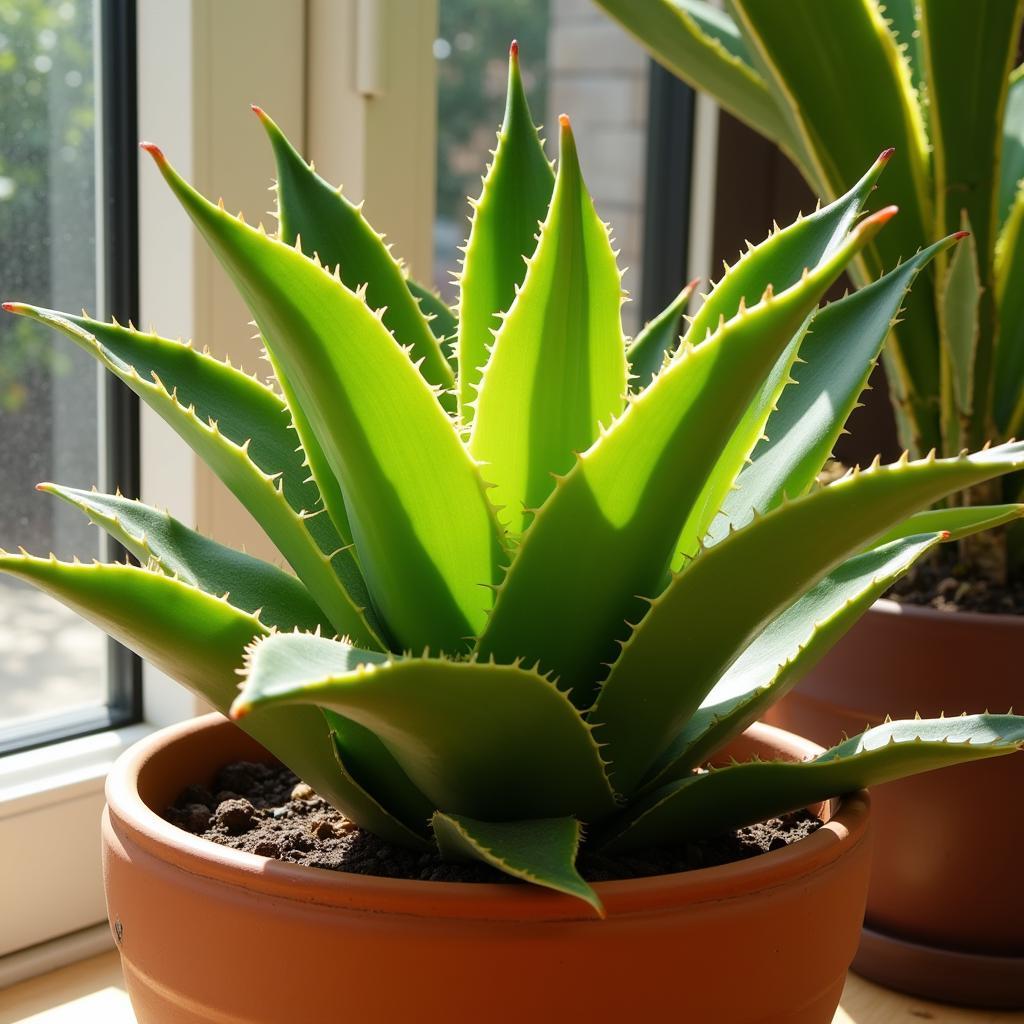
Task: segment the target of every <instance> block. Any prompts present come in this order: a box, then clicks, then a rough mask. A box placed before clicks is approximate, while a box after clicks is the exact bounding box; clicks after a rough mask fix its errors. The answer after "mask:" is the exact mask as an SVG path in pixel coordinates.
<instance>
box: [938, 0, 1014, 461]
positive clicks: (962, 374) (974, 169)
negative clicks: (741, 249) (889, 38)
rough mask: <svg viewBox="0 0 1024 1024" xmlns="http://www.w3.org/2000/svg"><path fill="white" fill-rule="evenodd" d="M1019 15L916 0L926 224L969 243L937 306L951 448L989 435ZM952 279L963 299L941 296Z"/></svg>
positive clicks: (1007, 8) (1010, 8) (991, 7)
mask: <svg viewBox="0 0 1024 1024" xmlns="http://www.w3.org/2000/svg"><path fill="white" fill-rule="evenodd" d="M1022 17H1024V5H1022V4H1020V3H1017V2H1010V3H991V4H982V5H980V6H977V7H970V6H967V7H965V6H964V5H963V4H956V3H948V2H947V0H921V6H920V24H921V43H922V51H923V53H924V57H925V66H926V68H927V72H928V104H929V110H930V123H929V134H930V136H931V142H932V151H933V152H932V171H933V176H934V179H935V195H936V196H937V197H938V206H937V209H936V221H937V223H938V226H939V229H940V230H952V229H955V228H957V227H959V226H961V224H964V225H969V226H970V228H971V231H972V233H973V234H972V244H974V245H975V248H974V250H973V255H974V258H975V264H976V275H977V283H976V285H975V284H974V282H972V281H971V280H970V274H971V271H970V270H969V269H968V268H964V270H963V272H962V273H961V274H960V275H959V279H957V278H954V277H953V276H952V270H951V271H950V276H949V277H948V278H947V280H946V282H945V284H946V289H947V294H946V295H945V296H943V297H942V299H941V300H940V309H939V313H940V327H941V328H942V330H943V341H944V343H945V349H944V356H945V358H946V359H947V360H949V363H947V373H948V372H949V371H951V372H952V377H953V380H952V385H953V391H954V394H953V395H952V396H951V397H952V401H950V398H949V397H947V395H944V398H945V399H946V401H945V406H946V409H947V420H948V419H950V418H952V417H950V416H949V415H948V410H949V407H950V406H951V405H955V407H956V409H957V411H959V412H960V413H961V422H962V424H963V426H962V428H961V429H959V430H957V432H956V438H958V439H956V440H954V439H953V438H951V439H950V440H953V443H955V444H956V445H957V447H959V446H960V445H963V444H966V445H971V446H973V445H979V444H982V443H983V442H984V441H985V440H987V439H988V437H989V403H990V401H991V383H992V370H993V359H994V353H995V332H996V319H995V316H996V313H995V299H994V295H993V292H994V287H993V285H994V273H995V271H994V263H993V250H994V248H995V242H996V237H997V230H998V227H997V225H998V216H999V177H998V175H997V173H995V171H994V168H997V167H999V165H1000V160H1001V153H1002V147H1003V131H1004V115H1005V110H1006V98H1007V91H1008V85H1009V81H1008V80H1009V75H1010V71H1011V70H1012V68H1013V65H1014V62H1015V60H1016V56H1017V43H1018V40H1019V38H1020V31H1021V19H1022ZM964 248H965V247H961V248H960V249H958V250H957V253H956V254H955V256H954V260H959V261H966V260H967V258H968V254H967V253H965V252H963V249H964ZM942 262H943V261H940V269H942V268H941V263H942ZM960 282H963V287H964V288H965V289H966V290H967V292H966V294H964V295H962V296H961V295H956V294H952V295H951V294H950V293H951V291H953V290H954V288H955V286H956V285H957V284H959V283H960ZM974 287H976V288H977V292H976V294H974V293H973V289H974ZM957 300H959V302H960V303H962V304H963V306H966V307H967V309H972V308H973V310H974V311H975V312H974V315H975V317H976V319H977V325H976V326H975V327H974V328H973V330H972V329H971V326H970V325H969V324H967V323H964V322H963V321H964V320H966V319H969V317H968V314H967V313H966V312H959V309H960V308H961V307H960V306H958V302H957ZM957 320H959V321H960V322H959V323H957V322H955V321H957ZM968 354H969V355H968ZM965 362H966V363H967V364H968V367H969V372H968V368H967V367H965V366H964V363H965ZM950 364H951V365H950ZM958 378H959V379H958ZM966 384H970V387H971V390H972V392H973V394H972V396H971V400H970V401H969V402H967V403H966V405H965V403H964V401H963V399H962V398H960V397H959V396H958V395H957V394H956V392H957V391H959V390H961V389H962V387H964V386H965V385H966ZM946 391H947V394H948V391H949V388H948V386H947V389H946ZM965 410H966V411H965ZM955 425H956V426H959V424H955ZM947 433H948V430H947ZM953 450H955V449H953Z"/></svg>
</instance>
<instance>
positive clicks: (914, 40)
mask: <svg viewBox="0 0 1024 1024" xmlns="http://www.w3.org/2000/svg"><path fill="white" fill-rule="evenodd" d="M918 3H919V0H884V3H883V4H882V5H881V11H882V14H883V16H884V17H885V19H886V20H887V21H888V22H889V31H890V32H891V33H892V35H893V38H894V39H895V40H896V45H897V47H899V48H900V49H901V50H902V51H903V55H904V58H905V60H906V65H907V70H908V71H909V72H910V84H911V86H912V87H913V90H914V92H915V93H916V94H917V100H918V104H919V106H920V109H921V116H922V117H923V118H924V120H925V123H926V124H927V121H928V107H927V105H926V104H924V103H922V102H921V101H922V99H923V98H924V92H925V89H926V88H927V87H926V84H925V78H924V55H923V54H922V53H921V31H920V19H919V18H918Z"/></svg>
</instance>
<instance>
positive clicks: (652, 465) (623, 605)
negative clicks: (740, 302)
mask: <svg viewBox="0 0 1024 1024" xmlns="http://www.w3.org/2000/svg"><path fill="white" fill-rule="evenodd" d="M888 213H889V211H882V212H881V213H880V214H876V215H875V216H874V217H873V218H869V219H867V220H864V221H861V222H860V224H859V225H858V226H857V227H856V228H855V229H854V231H853V232H852V233H851V234H850V236H849V237H848V238H847V240H846V241H845V242H844V243H843V246H842V247H841V248H840V249H839V250H838V251H837V252H836V253H835V255H834V256H832V257H831V259H829V260H827V261H825V262H824V263H822V264H820V265H819V266H817V267H816V268H814V270H812V271H811V272H810V273H809V274H807V275H806V276H805V277H804V278H803V279H802V280H800V281H799V282H798V283H797V284H795V285H794V286H793V287H792V288H790V289H788V290H787V291H785V292H783V293H782V294H781V295H777V296H771V295H766V296H765V297H764V299H763V300H762V301H761V302H760V303H759V304H758V305H757V306H754V307H753V308H751V309H749V310H747V311H746V312H744V313H743V314H742V315H740V316H737V317H735V318H733V319H732V320H730V321H729V322H728V323H726V324H725V325H724V326H723V327H722V328H721V329H720V330H719V331H718V332H717V333H716V334H715V336H714V337H712V338H711V339H709V340H708V341H705V342H703V343H702V344H701V345H699V346H697V347H696V348H694V347H691V346H684V348H682V349H680V351H679V352H678V353H677V354H676V355H675V356H674V357H673V359H672V361H671V362H670V363H669V364H668V366H667V367H666V368H665V369H664V370H663V371H662V372H661V373H660V374H659V376H658V377H657V379H656V380H655V382H654V383H653V384H652V385H651V386H650V387H648V388H647V389H646V390H645V391H644V392H643V394H641V395H639V396H635V397H634V398H633V399H632V400H631V402H630V404H629V407H628V408H627V410H626V412H625V413H624V414H623V415H622V416H621V417H620V418H619V419H618V420H617V421H616V422H615V423H614V424H613V425H612V427H611V428H610V429H609V430H608V431H607V432H606V433H605V434H604V435H603V436H602V437H601V439H600V440H599V441H598V442H597V443H596V444H595V445H594V446H593V447H592V448H591V449H590V450H589V451H588V452H585V453H584V454H583V455H582V456H581V457H580V459H579V460H578V461H577V462H576V464H575V466H574V467H573V468H572V469H571V470H570V471H569V473H568V474H567V475H566V476H565V477H564V478H563V479H562V480H560V481H559V483H558V486H557V487H556V489H555V491H554V493H553V494H552V496H551V497H550V498H549V499H548V501H547V502H546V503H545V505H544V507H543V508H542V509H541V510H540V512H539V513H538V515H537V516H536V517H535V518H534V520H533V522H532V523H531V525H530V527H529V529H528V530H527V532H526V533H525V534H524V536H523V540H522V543H521V545H520V547H519V550H518V553H517V555H516V558H515V561H514V562H513V563H512V566H511V568H510V569H509V571H508V574H507V575H506V577H505V580H504V582H503V584H502V585H501V587H500V588H499V590H498V594H497V597H496V599H495V604H494V610H493V611H492V613H491V616H490V618H489V619H488V622H487V626H486V629H485V630H484V632H483V634H482V635H481V637H480V640H479V643H478V648H477V649H478V651H479V653H480V654H482V655H483V656H484V657H488V656H494V657H495V658H496V659H497V660H499V661H502V662H510V661H512V660H514V659H515V658H516V657H519V656H524V657H528V658H530V659H531V660H533V659H537V660H538V661H539V662H540V665H541V666H542V668H543V669H544V670H545V671H553V672H555V673H556V674H557V675H558V676H559V678H560V681H561V683H562V684H563V685H564V686H566V687H568V688H570V689H571V690H572V694H573V699H574V701H575V702H576V703H577V705H578V706H580V707H586V706H588V705H589V703H590V701H591V699H592V697H593V687H594V683H595V680H596V679H597V678H598V675H599V672H600V666H601V663H602V662H607V661H609V660H610V659H611V658H612V656H613V655H614V653H615V641H616V639H618V638H619V637H621V636H622V635H623V634H624V632H625V626H624V623H625V622H627V621H635V618H636V617H638V616H639V614H640V611H641V609H642V604H641V602H640V599H638V598H637V597H635V596H634V595H638V594H639V595H649V594H654V593H657V592H658V590H659V589H660V588H661V585H662V581H663V580H664V578H665V574H666V571H667V568H668V565H669V563H670V561H671V559H672V557H673V555H674V554H675V550H676V544H677V541H678V538H679V533H680V530H681V529H682V526H683V524H684V523H685V522H687V520H688V519H690V516H691V512H692V508H693V504H694V502H695V501H696V500H697V499H698V497H699V496H700V495H701V494H702V493H703V491H704V488H705V486H706V483H707V480H708V477H709V476H710V475H711V474H713V473H714V472H716V467H717V462H718V456H719V454H720V451H721V448H722V445H723V444H724V443H725V442H726V441H728V440H729V439H730V438H731V437H732V434H733V431H734V429H735V428H736V426H737V422H738V419H739V416H740V414H741V413H742V411H743V410H745V408H746V407H747V405H748V403H749V402H750V401H751V399H752V397H753V396H754V395H755V394H756V393H757V391H758V389H759V388H760V382H761V380H762V379H763V377H764V375H765V374H767V373H768V372H769V370H770V369H771V368H772V367H773V366H774V365H775V364H776V362H777V360H778V358H779V356H780V355H781V353H782V352H783V351H784V350H785V349H786V347H787V346H788V345H789V344H790V340H791V339H792V337H793V335H794V334H795V333H796V331H797V330H798V329H799V327H800V325H801V324H802V323H803V321H804V319H805V318H806V317H807V315H808V314H809V313H810V312H811V311H812V310H813V309H814V308H815V307H816V306H817V303H818V301H819V300H820V298H821V296H822V294H823V293H824V292H825V289H826V288H827V287H828V286H829V284H831V282H832V281H833V280H834V279H835V277H836V276H837V275H838V274H839V272H840V271H841V270H842V268H843V266H844V265H845V263H846V262H847V261H848V260H849V259H850V257H851V256H852V255H853V253H854V252H856V251H857V250H858V248H860V247H861V246H862V245H864V244H866V242H867V241H868V240H869V239H870V238H871V236H872V234H873V233H874V232H875V231H877V230H879V229H880V227H881V226H882V224H883V223H884V221H885V219H886V218H887V216H888ZM695 437H699V438H700V444H695V443H694V438H695ZM751 444H753V439H752V440H751ZM655 753H656V752H655Z"/></svg>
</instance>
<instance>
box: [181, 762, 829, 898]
mask: <svg viewBox="0 0 1024 1024" xmlns="http://www.w3.org/2000/svg"><path fill="white" fill-rule="evenodd" d="M164 817H165V818H166V819H167V820H168V821H169V822H171V823H172V824H173V825H177V826H178V827H179V828H183V829H185V830H186V831H188V832H191V833H193V834H194V835H197V836H201V837H202V838H204V839H209V840H210V841H212V842H214V843H219V844H220V845H221V846H229V847H231V848H232V849H235V850H243V851H245V852H246V853H255V854H258V855H260V856H263V857H273V858H274V859H276V860H282V861H288V862H290V863H292V864H305V865H307V866H309V867H317V868H328V869H329V870H332V871H350V872H353V873H355V874H360V875H378V876H381V877H385V878H407V879H422V880H429V881H435V882H511V881H513V879H511V878H509V876H508V875H505V874H502V873H501V872H500V871H496V870H495V869H493V868H490V867H488V866H487V865H486V864H447V863H445V862H444V861H442V860H441V858H440V857H439V856H438V855H437V854H435V853H417V852H415V851H411V850H405V849H402V848H401V847H398V846H393V845H391V844H390V843H386V842H385V841H384V840H382V839H379V838H378V837H377V836H375V835H373V833H371V832H367V831H365V830H364V829H361V828H359V827H358V826H357V825H354V824H353V823H352V822H351V821H349V820H348V819H347V818H345V817H344V816H343V815H341V814H339V813H338V812H337V811H336V810H334V809H333V808H332V807H331V806H330V805H329V804H327V802H326V801H324V800H321V799H320V797H318V796H317V795H316V794H315V793H314V792H313V790H312V789H311V788H310V787H309V786H307V785H306V784H305V783H304V782H300V781H299V779H298V778H297V777H296V776H295V775H294V774H293V773H292V772H290V771H289V770H288V769H287V768H284V767H282V766H280V765H274V764H253V763H250V762H246V761H238V762H235V763H233V764H229V765H226V766H225V767H224V768H222V769H221V771H220V772H219V774H218V775H217V778H216V779H215V780H214V783H213V786H212V787H211V788H207V787H205V786H199V785H193V786H189V787H188V788H186V789H185V790H184V791H183V792H182V793H181V795H180V796H179V797H178V799H177V800H176V801H175V802H174V804H173V805H172V806H171V807H169V808H168V809H167V811H166V812H165V814H164ZM820 827H821V821H820V820H819V819H818V818H816V817H815V816H814V815H813V814H810V813H808V812H807V811H798V812H795V813H793V814H787V815H784V816H783V817H781V818H772V819H771V820H770V821H766V822H760V823H758V824H756V825H751V826H748V827H747V828H742V829H740V830H739V831H736V832H730V833H728V834H727V835H722V836H717V837H715V838H713V839H706V840H702V841H700V842H692V843H686V844H683V845H680V846H672V847H664V848H659V849H653V850H645V851H642V852H640V853H633V854H629V855H623V856H618V857H608V856H603V855H601V854H598V853H593V852H588V851H587V850H585V849H584V850H583V851H582V852H581V854H580V858H579V862H578V867H579V869H580V873H581V874H582V875H583V876H584V877H585V878H586V879H587V880H588V881H591V882H604V881H612V880H614V879H625V878H645V877H647V876H649V875H666V874H674V873H675V872H678V871H690V870H693V869H695V868H705V867H712V866H714V865H716V864H728V863H731V862H732V861H737V860H745V859H746V858H748V857H756V856H757V855H758V854H761V853H766V852H768V851H769V850H777V849H780V848H781V847H783V846H788V845H789V844H790V843H793V842H796V841H797V840H798V839H803V838H804V837H805V836H808V835H810V834H811V833H812V832H814V831H815V830H816V829H818V828H820Z"/></svg>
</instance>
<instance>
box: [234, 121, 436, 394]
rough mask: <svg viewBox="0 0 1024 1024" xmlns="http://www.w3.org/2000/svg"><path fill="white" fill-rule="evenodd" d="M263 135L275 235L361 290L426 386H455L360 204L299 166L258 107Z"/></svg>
mask: <svg viewBox="0 0 1024 1024" xmlns="http://www.w3.org/2000/svg"><path fill="white" fill-rule="evenodd" d="M253 111H254V112H255V114H256V115H257V117H259V119H260V121H261V122H262V124H263V127H264V128H265V129H266V130H267V135H268V136H269V137H270V144H271V146H272V148H273V150H274V158H275V160H276V162H277V203H278V219H279V223H280V227H279V236H280V238H281V240H282V241H284V242H286V243H287V244H288V245H296V244H298V245H299V246H300V247H301V249H302V251H303V252H304V253H306V255H307V256H313V255H314V254H316V255H317V256H318V257H319V258H320V262H321V263H322V264H323V265H324V266H325V267H329V268H330V269H331V270H334V269H335V267H337V268H338V272H339V274H340V276H341V280H342V281H343V282H344V284H345V285H346V287H348V288H350V289H351V290H352V291H355V290H356V289H358V288H360V287H361V286H364V285H365V287H366V301H367V303H368V304H369V306H370V308H371V309H383V310H384V313H383V315H382V320H383V323H384V326H385V327H387V329H388V330H389V331H391V332H392V333H393V334H394V336H395V340H396V341H397V342H398V343H399V344H400V345H404V346H410V347H411V355H412V358H413V360H415V361H416V362H418V363H419V365H420V372H421V373H422V374H423V376H424V377H425V378H426V379H427V380H428V381H429V382H430V383H431V384H434V385H436V386H438V387H440V388H444V389H446V390H450V389H451V388H453V387H454V386H455V378H454V376H453V374H452V369H451V367H450V366H449V365H448V361H447V359H445V357H444V353H443V352H442V351H441V347H440V345H439V344H438V340H437V338H436V337H435V336H434V334H433V333H432V331H431V329H430V325H429V324H428V322H427V320H426V318H425V317H424V315H423V312H422V311H421V309H420V304H419V302H417V300H416V298H415V297H414V296H413V294H412V291H411V290H410V288H409V287H408V284H407V281H406V276H405V273H404V271H403V270H402V266H401V264H400V263H399V262H398V260H396V259H395V257H394V256H392V255H391V248H390V246H388V245H385V243H384V236H383V235H379V234H377V232H376V231H374V230H373V228H372V227H371V226H370V225H369V224H368V223H367V221H366V218H365V217H364V216H363V212H362V204H360V205H359V206H356V205H355V204H353V203H350V202H349V201H348V200H347V199H346V198H345V197H344V196H343V195H342V192H341V189H335V188H332V186H331V185H330V184H328V183H327V182H326V181H324V179H323V178H321V177H320V175H319V174H317V173H316V171H314V170H313V167H312V165H310V164H307V163H306V161H305V160H303V159H302V157H301V156H300V155H299V153H298V152H297V151H296V150H295V148H294V147H293V146H292V144H291V143H290V142H289V141H288V139H287V138H286V137H285V135H284V133H283V132H282V131H281V129H280V128H278V126H277V125H276V124H275V123H274V122H273V121H272V120H271V118H270V117H269V116H268V115H267V114H266V113H265V112H264V111H263V110H261V109H260V108H259V107H253Z"/></svg>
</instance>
